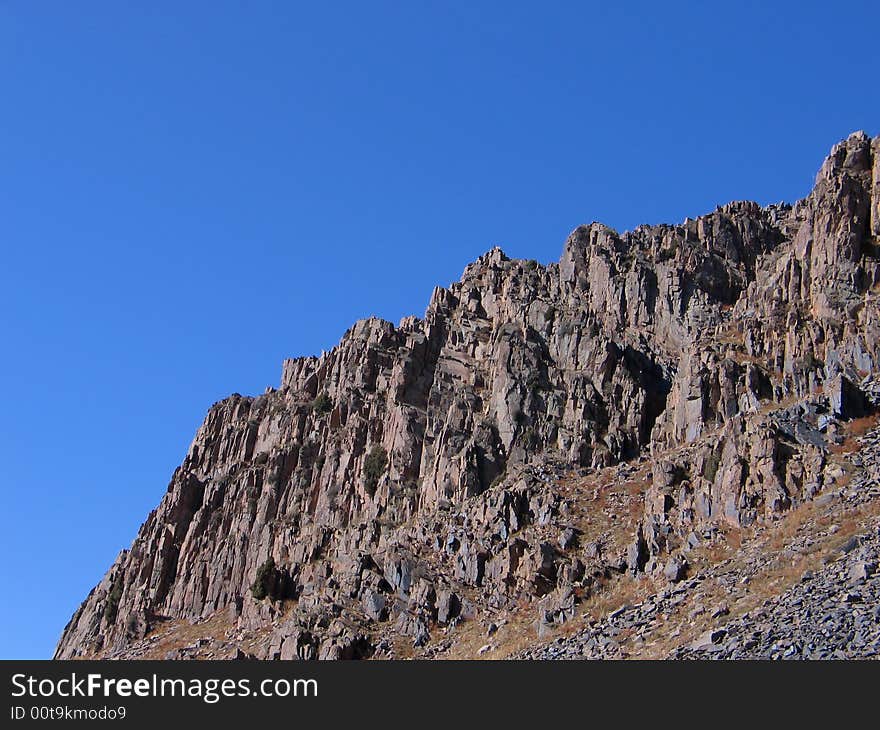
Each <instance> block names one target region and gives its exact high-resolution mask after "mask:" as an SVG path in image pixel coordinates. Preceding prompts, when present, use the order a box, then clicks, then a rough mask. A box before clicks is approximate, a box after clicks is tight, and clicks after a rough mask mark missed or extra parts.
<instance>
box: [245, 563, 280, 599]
mask: <svg viewBox="0 0 880 730" xmlns="http://www.w3.org/2000/svg"><path fill="white" fill-rule="evenodd" d="M274 584H275V558H273V557H269V558H268V559H267V560H266V561H265V562H264V563H263V564H262V565H261V566H260V567H259V568H258V569H257V577H256V579H255V580H254V582H253V585H251V595H252V596H253V597H254V600H257V601H262V600H263V599H264V598H266V596H268V595H269V594H270V593H271V591H272V588H273V587H274Z"/></svg>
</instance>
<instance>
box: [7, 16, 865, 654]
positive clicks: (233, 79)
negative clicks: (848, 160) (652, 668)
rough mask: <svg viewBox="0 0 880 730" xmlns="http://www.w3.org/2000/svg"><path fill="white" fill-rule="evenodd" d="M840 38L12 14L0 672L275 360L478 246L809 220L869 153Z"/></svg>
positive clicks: (674, 25) (662, 22)
mask: <svg viewBox="0 0 880 730" xmlns="http://www.w3.org/2000/svg"><path fill="white" fill-rule="evenodd" d="M453 5H454V6H456V7H455V8H453V7H452V6H453ZM137 6H139V7H137ZM771 6H772V7H771ZM838 8H839V9H838V10H836V11H835V10H834V9H833V5H832V4H831V3H827V2H823V3H810V2H776V3H765V2H760V3H759V2H743V3H725V4H724V7H721V4H717V3H706V2H693V3H653V2H632V3H608V2H601V3H599V2H592V3H590V2H577V3H575V2H572V3H552V2H541V3H537V2H536V3H511V2H498V3H487V2H483V3H480V2H475V3H454V4H453V3H439V2H438V3H424V2H400V3H385V2H370V3H364V2H357V3H310V4H299V3H293V2H249V3H241V2H193V1H189V2H185V3H181V2H157V1H156V0H153V1H152V2H142V3H134V2H125V3H119V2H109V1H108V2H90V1H88V0H84V1H83V2H76V3H73V2H66V1H64V2H61V1H58V2H49V1H42V2H32V1H31V0H0V109H2V113H0V155H2V156H0V242H2V243H0V246H2V264H0V334H2V338H0V383H2V386H3V391H4V392H3V409H2V410H3V418H2V420H0V489H2V495H0V499H2V505H3V506H2V511H0V540H2V543H0V571H2V572H0V586H2V588H0V596H2V605H0V627H2V630H0V657H4V658H17V657H33V658H39V657H47V656H49V655H50V654H51V652H52V650H53V647H54V644H55V642H56V640H57V638H58V636H59V633H60V632H61V630H62V628H63V627H64V625H65V623H66V622H67V620H68V618H69V616H70V614H71V612H72V611H73V610H74V609H75V608H76V607H77V605H78V604H79V602H80V601H81V600H82V599H83V598H84V597H85V596H86V594H87V593H88V591H89V590H90V589H91V587H92V586H93V585H94V584H95V582H96V581H97V580H98V579H99V578H100V577H101V575H102V574H103V573H104V572H105V570H106V569H107V567H108V566H109V565H110V563H111V561H112V560H113V558H114V556H115V555H116V553H117V552H118V551H119V550H120V549H121V548H123V547H127V546H128V545H129V544H130V542H131V540H132V538H133V537H134V535H135V533H136V531H137V529H138V527H139V525H140V523H141V521H142V520H143V519H144V518H145V517H146V515H147V513H148V511H149V510H150V509H152V508H153V507H154V506H155V505H156V504H157V503H158V501H159V499H160V498H161V496H162V494H163V493H164V491H165V488H166V485H167V482H168V479H169V477H170V475H171V473H172V470H173V469H174V467H175V466H176V465H177V464H178V463H179V462H180V460H181V458H182V457H183V455H184V453H185V451H186V449H187V446H188V444H189V442H190V440H191V438H192V435H193V433H194V432H195V430H196V428H197V427H198V425H199V423H200V422H201V420H202V418H203V416H204V413H205V411H206V409H207V408H208V407H209V406H210V405H211V403H212V402H214V401H216V400H218V399H220V398H223V397H225V396H226V395H228V394H229V393H231V392H235V391H238V392H241V393H249V394H255V393H259V392H262V391H263V389H264V388H265V387H266V386H267V385H277V384H278V379H279V374H280V369H281V361H282V359H283V358H284V357H287V356H292V355H298V354H312V353H317V352H319V351H320V350H321V349H322V348H327V349H329V348H330V347H332V345H333V344H334V343H335V342H336V341H337V340H338V338H339V336H340V335H341V334H342V333H343V332H344V331H345V329H347V327H348V326H349V325H350V324H351V323H352V322H353V321H354V320H355V319H357V318H360V317H363V316H367V315H371V314H375V315H379V316H381V317H385V318H387V319H390V320H392V321H397V320H398V319H399V318H400V317H401V316H403V315H406V314H418V315H421V314H422V313H423V312H424V308H425V305H426V304H427V301H428V298H429V296H430V293H431V290H432V288H433V287H434V286H435V285H437V284H443V285H446V284H448V283H450V282H451V281H454V280H456V279H458V277H459V275H460V273H461V271H462V269H463V268H464V266H465V264H467V263H468V262H469V261H471V260H473V259H474V258H476V257H477V256H478V255H479V254H481V253H482V252H484V251H485V250H487V249H489V248H490V247H492V246H493V245H496V244H498V245H501V246H502V247H503V248H504V249H505V250H506V251H507V252H508V253H509V254H511V255H513V256H518V257H524V258H536V259H538V260H540V261H544V262H546V261H551V260H556V259H558V256H559V253H560V251H561V248H562V244H563V241H564V239H565V237H566V235H567V234H568V232H569V231H570V230H571V229H573V228H574V227H575V226H577V225H578V224H580V223H584V222H590V221H592V220H602V221H604V222H606V223H608V224H609V225H612V226H614V227H616V228H619V229H627V228H632V227H634V226H636V225H638V224H639V223H642V222H663V221H665V222H676V221H681V220H682V219H684V218H685V217H686V216H695V215H698V214H700V213H703V212H706V211H709V210H711V209H712V208H714V206H715V205H717V204H720V203H724V202H727V201H729V200H732V199H744V198H747V199H754V200H758V201H759V202H761V203H768V202H775V201H777V200H781V199H787V200H793V199H795V198H798V197H801V196H803V195H804V194H806V193H807V192H808V191H809V188H810V186H811V183H812V180H813V177H814V175H815V172H816V170H817V168H818V166H819V164H820V163H821V161H822V158H823V157H824V155H825V153H826V152H827V150H828V149H829V148H830V146H831V145H832V144H833V143H834V142H836V141H837V140H838V139H840V138H843V137H845V136H846V135H847V134H848V133H849V132H851V131H853V130H856V129H865V130H866V131H868V132H869V133H871V134H877V133H878V132H880V96H878V94H877V93H876V88H875V87H876V82H877V74H876V72H877V70H878V65H877V64H878V61H877V29H878V28H880V4H878V3H876V2H850V3H848V4H847V5H846V6H845V7H843V6H838Z"/></svg>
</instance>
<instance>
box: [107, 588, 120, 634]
mask: <svg viewBox="0 0 880 730" xmlns="http://www.w3.org/2000/svg"><path fill="white" fill-rule="evenodd" d="M121 599H122V581H121V580H117V581H116V582H115V583H114V584H113V588H111V589H110V595H109V596H107V603H105V604H104V618H105V619H106V620H107V623H108V624H112V623H113V622H114V621H115V620H116V614H117V612H118V611H119V601H120V600H121Z"/></svg>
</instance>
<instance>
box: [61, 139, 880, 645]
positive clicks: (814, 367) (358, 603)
mask: <svg viewBox="0 0 880 730" xmlns="http://www.w3.org/2000/svg"><path fill="white" fill-rule="evenodd" d="M878 245H880V138H877V139H874V140H871V139H869V138H868V137H867V136H866V135H864V134H863V133H857V134H854V135H852V136H850V137H849V138H848V139H847V140H846V141H845V142H842V143H840V144H838V145H837V146H836V147H835V148H834V149H833V150H832V152H831V155H830V156H829V158H828V159H827V160H826V162H825V163H824V165H823V166H822V169H821V170H820V172H819V175H818V177H817V180H816V185H815V188H814V190H813V192H812V193H811V194H810V195H809V196H808V197H807V198H805V199H804V200H802V201H800V202H799V203H797V204H796V205H794V206H793V207H792V206H787V205H781V204H780V205H775V206H769V207H763V208H762V207H761V206H759V205H757V204H755V203H731V204H729V205H726V206H723V207H720V208H718V209H717V210H716V211H714V212H713V213H710V214H709V215H706V216H703V217H701V218H697V219H696V220H688V221H686V222H685V223H684V224H682V225H677V226H673V225H660V226H650V227H649V226H642V227H640V228H638V229H636V230H635V231H632V232H628V233H624V234H618V233H616V232H615V231H613V230H611V229H609V228H607V227H606V226H603V225H601V224H598V223H593V224H591V225H589V226H581V227H579V228H577V229H576V230H575V231H574V232H573V233H572V234H571V235H570V236H569V238H568V240H567V241H566V243H565V246H564V249H563V252H562V257H561V259H560V261H559V263H558V264H550V265H548V266H542V265H539V264H537V263H536V262H533V261H521V260H510V259H508V258H507V257H506V256H505V255H504V253H503V252H502V251H501V250H500V249H497V248H496V249H493V250H492V251H490V252H489V253H487V254H486V255H484V256H482V257H481V258H480V259H478V260H477V261H476V262H474V263H473V264H470V265H469V266H468V267H467V268H466V269H465V271H464V274H463V276H462V278H461V281H459V282H458V283H456V284H453V285H452V286H451V287H450V288H448V289H442V288H438V289H436V290H435V291H434V293H433V295H432V297H431V300H430V304H429V305H428V308H427V311H426V313H425V316H424V318H423V319H416V318H406V319H404V320H403V321H402V322H401V323H400V324H399V325H398V326H397V327H395V326H394V325H392V324H391V323H389V322H384V321H380V320H378V319H368V320H363V321H360V322H358V323H357V324H355V325H354V326H353V327H352V328H351V329H350V330H349V331H348V332H347V333H346V334H345V335H344V336H343V338H342V340H341V342H340V343H339V345H338V346H337V347H336V348H334V349H333V350H332V351H331V352H329V353H328V354H325V355H323V356H322V357H320V358H315V357H307V358H297V359H292V360H287V361H285V363H284V366H283V371H282V375H281V383H280V387H279V388H278V389H277V390H269V391H267V392H266V393H264V394H263V395H260V396H258V397H255V398H251V397H243V396H240V395H233V396H231V397H230V398H227V399H226V400H224V401H222V402H220V403H217V404H215V405H214V406H213V407H212V408H211V409H210V411H209V413H208V415H207V417H206V419H205V422H204V424H203V425H202V426H201V428H200V429H199V431H198V433H197V434H196V436H195V439H194V441H193V443H192V445H191V447H190V449H189V452H188V454H187V456H186V458H185V459H184V462H183V464H181V466H180V467H179V468H178V469H177V470H176V471H175V473H174V475H173V476H172V478H171V482H170V484H169V486H168V491H167V493H166V494H165V496H164V497H163V498H162V500H161V502H160V504H159V506H158V507H157V508H156V509H155V510H154V511H153V512H152V513H151V514H150V515H149V516H148V518H147V520H146V521H145V522H144V524H143V526H142V527H141V529H140V531H139V533H138V535H137V537H136V539H135V541H134V543H133V544H132V546H131V548H130V549H129V550H126V551H123V552H122V553H121V554H120V555H119V557H118V558H117V559H116V561H115V562H114V564H113V565H112V566H111V568H110V570H109V571H108V573H107V574H106V576H105V577H104V579H103V580H102V581H101V582H100V583H99V584H98V585H97V586H96V587H95V588H94V589H93V591H92V592H91V594H90V595H89V596H88V597H87V598H86V600H85V602H84V603H83V604H82V606H81V607H80V608H79V610H78V611H77V612H76V613H75V614H74V616H73V618H72V619H71V621H70V623H69V624H68V626H67V628H66V629H65V631H64V634H63V636H62V638H61V640H60V642H59V645H58V649H57V651H56V656H57V657H59V658H67V657H76V656H84V655H95V654H97V655H101V656H110V655H120V653H123V654H124V652H125V651H126V650H127V649H128V648H129V647H132V646H134V645H136V644H137V642H139V641H141V640H143V639H144V637H145V636H147V635H148V634H149V633H150V632H152V631H153V630H154V629H155V628H156V627H157V626H159V625H161V624H162V623H163V622H165V621H167V620H169V619H185V620H189V621H197V620H203V619H206V618H207V617H210V616H216V615H218V614H224V615H226V616H227V617H228V621H229V623H230V625H231V626H233V627H237V628H241V629H243V630H244V629H258V628H263V629H265V630H266V632H267V633H266V640H265V642H263V644H262V645H261V648H260V650H259V651H258V652H257V655H258V656H261V657H264V658H283V659H287V658H356V657H368V656H373V655H379V654H381V653H382V651H383V646H386V645H387V642H386V641H385V639H384V638H383V637H390V638H391V639H393V638H394V637H395V636H405V637H407V640H408V641H410V642H412V643H413V644H415V645H416V646H420V645H423V644H425V643H426V642H427V641H428V639H429V637H430V636H431V632H432V631H433V630H434V629H436V627H438V626H448V625H450V624H454V623H455V622H457V621H467V620H471V619H475V618H478V617H479V615H480V613H481V611H482V610H483V609H485V608H487V607H496V608H497V607H499V606H505V605H513V604H516V603H517V602H519V601H522V600H523V599H526V600H532V599H534V600H535V601H536V605H537V604H538V603H539V604H540V605H539V611H538V612H539V613H540V615H541V617H542V618H541V621H543V622H544V623H553V622H559V621H563V620H566V619H567V618H568V617H569V616H570V615H572V613H573V606H574V604H575V602H576V601H577V600H578V599H579V597H580V596H582V595H583V594H584V593H585V592H588V591H589V590H590V587H591V585H592V581H594V580H595V578H596V577H597V576H598V575H600V574H601V573H602V572H603V571H607V570H611V569H613V570H621V569H623V570H626V569H627V567H629V569H630V570H633V571H636V572H641V571H648V572H651V571H655V572H660V573H662V572H664V571H666V572H667V573H669V574H670V575H671V574H672V573H675V576H674V579H675V580H680V579H681V578H682V577H683V575H684V573H685V571H686V566H685V565H684V564H683V563H682V561H681V559H680V558H679V557H678V552H679V551H680V549H681V548H682V547H683V546H685V545H686V543H687V540H688V539H689V536H690V535H692V534H694V533H695V531H700V530H705V529H709V528H711V527H712V526H713V525H717V524H719V523H722V522H726V523H731V524H736V525H745V524H750V523H752V522H755V521H758V520H762V519H766V518H768V517H772V516H773V515H774V514H777V513H779V512H781V511H784V510H786V509H789V508H790V507H791V506H793V505H795V504H797V503H800V502H802V501H804V500H808V499H810V498H812V497H813V496H814V495H815V494H816V493H818V492H819V491H820V490H821V489H822V487H823V483H824V479H825V470H826V466H827V463H826V455H827V451H828V445H829V443H830V441H829V439H832V440H833V435H834V432H835V429H836V428H837V424H839V422H840V421H841V420H842V419H847V418H851V417H858V416H861V415H862V414H863V413H865V412H866V410H867V409H869V408H870V407H871V399H870V395H871V394H870V393H868V392H866V390H868V388H867V385H865V383H867V382H873V381H869V380H866V378H870V376H871V375H872V374H874V373H876V371H877V368H878V362H880V360H878V358H880V310H878V306H877V301H878V300H877V297H878V293H880V248H878ZM647 458H650V459H651V460H652V461H651V464H650V472H651V477H650V480H649V487H648V488H647V491H646V494H645V505H644V511H643V513H642V514H641V516H640V517H639V520H638V521H639V524H638V526H637V527H636V526H634V527H633V531H632V535H631V542H630V544H629V545H624V546H622V547H621V549H620V551H619V554H611V553H609V549H608V546H607V545H606V546H605V549H604V550H603V549H602V547H601V546H598V545H592V546H585V545H583V544H581V540H579V529H578V528H577V527H576V526H575V525H574V523H575V521H576V520H575V519H574V517H575V514H574V513H575V512H576V510H577V508H576V502H577V500H576V499H575V498H574V497H572V498H566V497H564V496H560V493H559V492H558V491H557V490H555V489H552V488H550V487H549V486H548V485H550V484H551V483H556V481H558V479H559V478H561V477H564V476H565V475H566V474H567V473H571V471H572V470H575V471H576V472H577V473H581V474H587V473H591V472H594V471H596V470H599V469H602V468H606V467H611V466H613V465H616V464H620V463H623V462H630V461H632V462H634V463H642V462H644V460H645V459H647ZM640 460H641V461H640ZM670 579H672V578H670Z"/></svg>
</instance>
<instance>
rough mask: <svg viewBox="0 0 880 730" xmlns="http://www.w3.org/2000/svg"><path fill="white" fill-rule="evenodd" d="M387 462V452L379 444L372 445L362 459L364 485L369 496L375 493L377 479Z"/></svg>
mask: <svg viewBox="0 0 880 730" xmlns="http://www.w3.org/2000/svg"><path fill="white" fill-rule="evenodd" d="M387 464H388V452H387V451H385V449H383V448H382V447H381V446H374V447H373V448H372V450H371V451H370V453H369V454H367V458H366V459H364V487H365V488H366V490H367V494H369V495H370V496H371V497H372V496H373V495H374V494H375V493H376V487H377V486H378V485H379V479H380V478H381V476H382V474H384V473H385V467H386V465H387Z"/></svg>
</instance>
